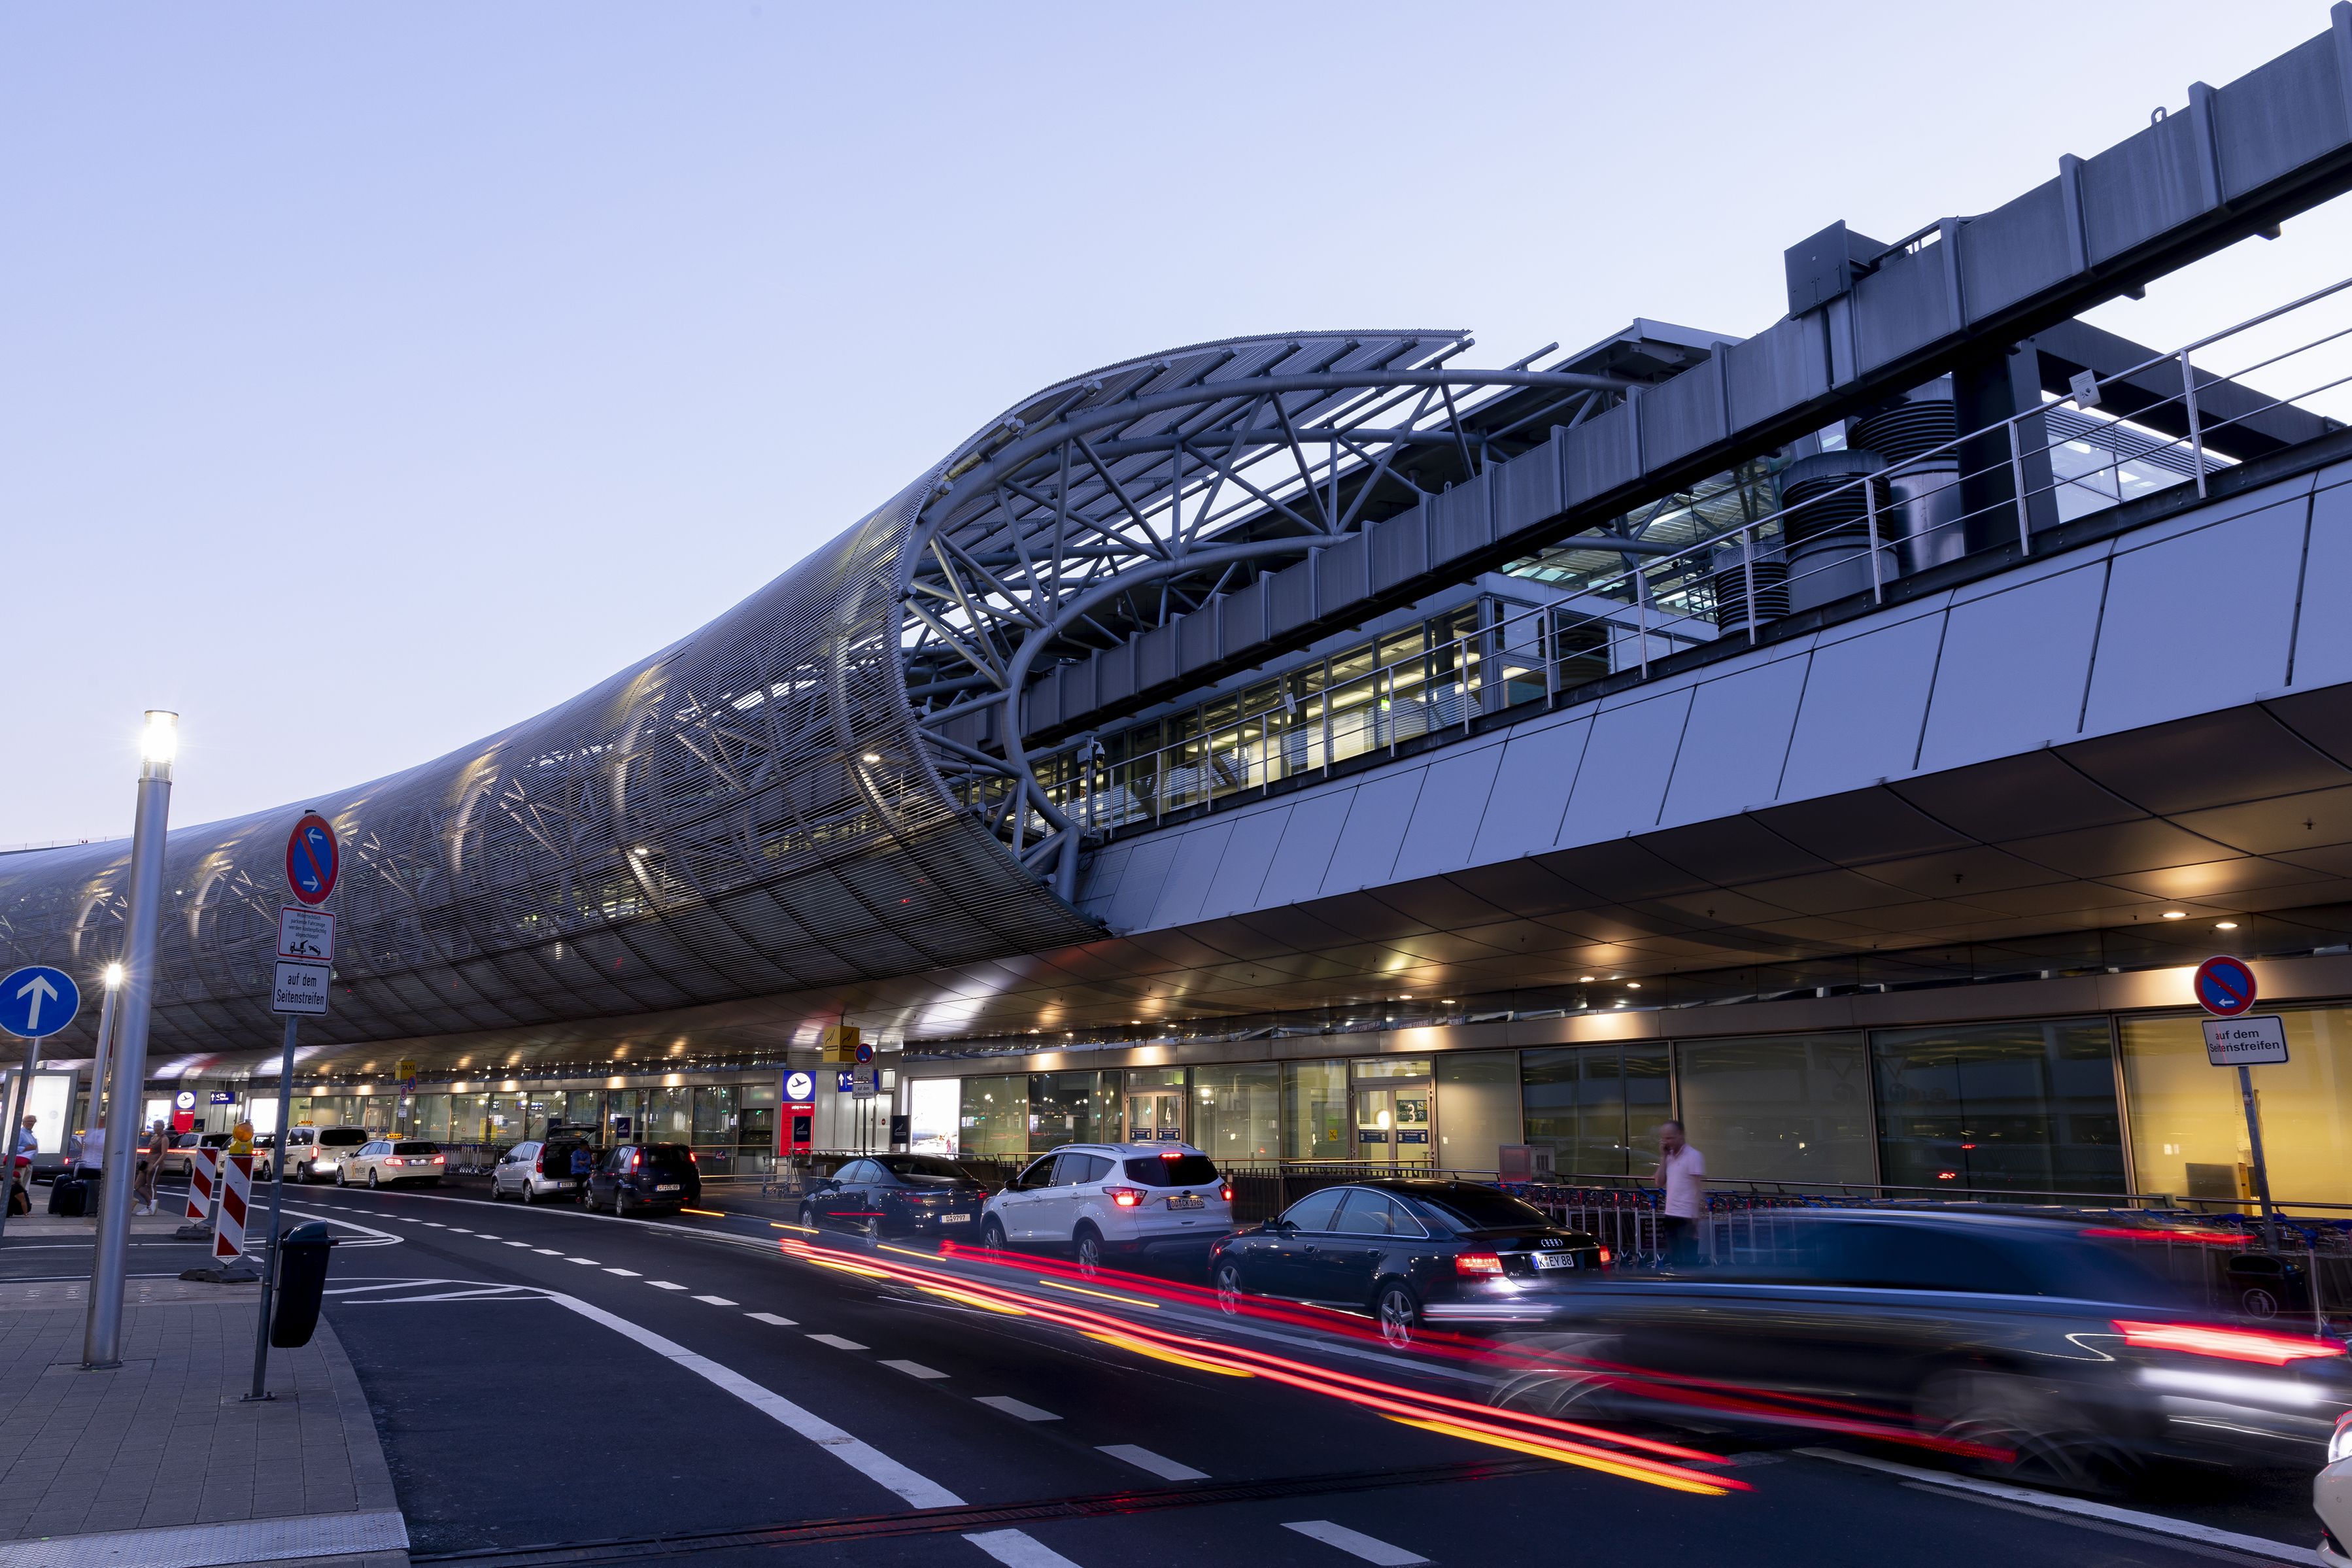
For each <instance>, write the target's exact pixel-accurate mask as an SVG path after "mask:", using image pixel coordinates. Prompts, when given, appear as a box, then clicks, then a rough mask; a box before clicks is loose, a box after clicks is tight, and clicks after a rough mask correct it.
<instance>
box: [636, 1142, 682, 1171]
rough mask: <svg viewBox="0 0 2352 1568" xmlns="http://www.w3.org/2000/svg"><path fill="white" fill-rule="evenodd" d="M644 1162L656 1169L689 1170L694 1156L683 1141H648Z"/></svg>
mask: <svg viewBox="0 0 2352 1568" xmlns="http://www.w3.org/2000/svg"><path fill="white" fill-rule="evenodd" d="M646 1164H648V1165H650V1166H652V1167H653V1168H654V1169H655V1170H656V1171H691V1170H693V1169H694V1156H693V1155H692V1154H691V1153H689V1152H688V1151H687V1147H686V1145H685V1144H683V1143H648V1144H646Z"/></svg>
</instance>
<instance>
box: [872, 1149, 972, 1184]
mask: <svg viewBox="0 0 2352 1568" xmlns="http://www.w3.org/2000/svg"><path fill="white" fill-rule="evenodd" d="M876 1163H878V1164H880V1165H881V1166H882V1168H883V1169H884V1170H887V1171H888V1172H889V1173H891V1174H892V1175H894V1176H896V1177H898V1179H899V1180H900V1181H902V1182H911V1183H913V1184H916V1185H919V1186H931V1185H937V1184H954V1183H957V1182H971V1183H973V1184H975V1185H976V1184H978V1183H979V1180H980V1178H979V1177H977V1176H975V1175H973V1174H972V1173H971V1172H970V1171H967V1170H965V1169H964V1168H963V1167H962V1166H961V1165H959V1164H957V1163H955V1162H954V1161H953V1160H942V1159H940V1158H938V1157H936V1156H935V1155H930V1154H884V1155H877V1156H876Z"/></svg>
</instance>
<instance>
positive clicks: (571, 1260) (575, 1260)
mask: <svg viewBox="0 0 2352 1568" xmlns="http://www.w3.org/2000/svg"><path fill="white" fill-rule="evenodd" d="M563 1261H564V1262H566V1263H584V1264H586V1265H587V1266H588V1267H589V1268H601V1267H603V1265H601V1264H599V1263H598V1262H597V1261H596V1260H595V1259H594V1258H565V1259H564V1260H563Z"/></svg>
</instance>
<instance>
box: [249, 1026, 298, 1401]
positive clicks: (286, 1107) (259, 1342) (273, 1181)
mask: <svg viewBox="0 0 2352 1568" xmlns="http://www.w3.org/2000/svg"><path fill="white" fill-rule="evenodd" d="M300 1027H301V1020H300V1019H299V1018H297V1017H295V1016H293V1015H292V1014H290V1013H289V1014H288V1015H287V1016H286V1047H285V1049H284V1050H282V1051H281V1052H279V1053H278V1131H277V1134H276V1137H277V1139H278V1146H277V1147H276V1148H275V1149H272V1150H271V1151H270V1152H269V1252H268V1257H266V1258H263V1260H262V1264H261V1318H260V1321H257V1322H256V1323H255V1324H254V1325H253V1392H252V1393H251V1394H247V1395H246V1398H247V1399H267V1398H268V1397H269V1391H268V1389H266V1388H264V1387H262V1385H261V1380H262V1379H263V1378H264V1377H266V1376H268V1373H269V1298H270V1294H271V1293H272V1292H273V1291H275V1290H276V1289H278V1205H281V1204H283V1203H284V1202H285V1201H286V1123H287V1118H288V1117H289V1116H291V1115H293V1113H294V1035H295V1031H297V1030H298V1029H299V1028H300Z"/></svg>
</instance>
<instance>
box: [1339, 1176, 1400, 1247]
mask: <svg viewBox="0 0 2352 1568" xmlns="http://www.w3.org/2000/svg"><path fill="white" fill-rule="evenodd" d="M1332 1228H1334V1229H1336V1230H1337V1231H1339V1234H1340V1235H1342V1236H1389V1235H1391V1234H1393V1233H1394V1229H1395V1227H1394V1226H1391V1224H1390V1222H1389V1198H1388V1194H1386V1193H1375V1192H1370V1191H1367V1190H1366V1189H1364V1188H1362V1187H1357V1188H1355V1189H1353V1190H1351V1191H1350V1192H1349V1194H1348V1201H1347V1202H1346V1203H1345V1204H1342V1205H1340V1206H1339V1224H1338V1225H1337V1226H1333V1227H1332Z"/></svg>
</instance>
